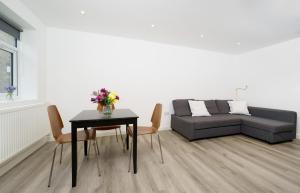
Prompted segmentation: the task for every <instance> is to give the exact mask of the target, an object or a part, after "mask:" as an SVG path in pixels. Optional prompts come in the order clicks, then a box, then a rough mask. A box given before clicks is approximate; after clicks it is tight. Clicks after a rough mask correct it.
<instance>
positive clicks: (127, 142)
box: [126, 124, 129, 150]
mask: <svg viewBox="0 0 300 193" xmlns="http://www.w3.org/2000/svg"><path fill="white" fill-rule="evenodd" d="M128 127H129V125H128V124H126V149H127V150H128V149H129V135H128V132H127V128H128Z"/></svg>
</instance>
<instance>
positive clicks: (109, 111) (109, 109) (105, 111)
mask: <svg viewBox="0 0 300 193" xmlns="http://www.w3.org/2000/svg"><path fill="white" fill-rule="evenodd" d="M103 114H104V115H111V114H112V107H111V105H105V106H104V107H103Z"/></svg>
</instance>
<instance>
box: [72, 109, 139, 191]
mask: <svg viewBox="0 0 300 193" xmlns="http://www.w3.org/2000/svg"><path fill="white" fill-rule="evenodd" d="M138 118H139V117H138V116H137V115H136V114H135V113H134V112H132V111H131V110H130V109H116V110H114V111H113V112H112V114H111V115H105V114H104V113H103V112H99V111H97V110H84V111H81V112H80V113H79V114H78V115H76V116H75V117H74V118H73V119H71V120H70V122H71V128H72V131H71V133H72V187H76V182H77V130H78V129H81V128H83V129H84V130H87V128H89V127H98V126H110V125H126V128H127V127H128V126H129V125H131V124H132V125H133V172H134V174H136V173H137V120H138ZM126 147H127V149H128V147H129V136H128V134H127V135H126ZM84 155H85V156H87V141H84Z"/></svg>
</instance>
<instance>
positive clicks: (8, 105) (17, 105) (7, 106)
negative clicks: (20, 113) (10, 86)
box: [0, 99, 45, 113]
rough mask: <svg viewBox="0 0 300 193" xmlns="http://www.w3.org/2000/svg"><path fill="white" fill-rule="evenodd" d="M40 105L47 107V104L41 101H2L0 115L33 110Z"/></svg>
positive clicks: (0, 102)
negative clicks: (27, 109) (28, 109)
mask: <svg viewBox="0 0 300 193" xmlns="http://www.w3.org/2000/svg"><path fill="white" fill-rule="evenodd" d="M38 105H45V102H42V101H40V100H21V99H15V100H12V101H9V100H0V113H3V112H11V111H16V110H21V109H26V108H31V107H35V106H38Z"/></svg>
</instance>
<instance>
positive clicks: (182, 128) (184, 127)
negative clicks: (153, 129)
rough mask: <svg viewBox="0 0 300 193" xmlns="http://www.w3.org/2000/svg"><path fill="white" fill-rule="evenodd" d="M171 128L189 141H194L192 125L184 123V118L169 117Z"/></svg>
mask: <svg viewBox="0 0 300 193" xmlns="http://www.w3.org/2000/svg"><path fill="white" fill-rule="evenodd" d="M171 128H172V129H173V130H175V131H177V132H178V133H180V134H181V135H183V136H185V137H186V138H188V139H189V140H193V139H194V125H193V123H191V122H188V121H186V120H185V119H184V117H179V116H176V115H171Z"/></svg>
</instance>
